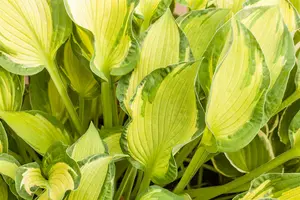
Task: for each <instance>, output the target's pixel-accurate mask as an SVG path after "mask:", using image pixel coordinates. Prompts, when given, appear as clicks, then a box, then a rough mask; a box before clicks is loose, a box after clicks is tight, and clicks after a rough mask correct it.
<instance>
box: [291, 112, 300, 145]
mask: <svg viewBox="0 0 300 200" xmlns="http://www.w3.org/2000/svg"><path fill="white" fill-rule="evenodd" d="M289 138H290V142H291V145H292V146H295V145H298V144H299V142H300V111H299V109H298V112H297V114H296V115H295V116H294V117H293V118H292V120H291V123H290V126H289Z"/></svg>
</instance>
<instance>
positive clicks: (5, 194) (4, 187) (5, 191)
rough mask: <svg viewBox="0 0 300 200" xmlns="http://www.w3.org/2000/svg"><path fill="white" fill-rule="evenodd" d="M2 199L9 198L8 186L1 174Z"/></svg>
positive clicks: (0, 197)
mask: <svg viewBox="0 0 300 200" xmlns="http://www.w3.org/2000/svg"><path fill="white" fill-rule="evenodd" d="M0 199H1V200H9V199H8V187H7V185H6V183H5V182H4V180H3V179H2V177H1V176H0Z"/></svg>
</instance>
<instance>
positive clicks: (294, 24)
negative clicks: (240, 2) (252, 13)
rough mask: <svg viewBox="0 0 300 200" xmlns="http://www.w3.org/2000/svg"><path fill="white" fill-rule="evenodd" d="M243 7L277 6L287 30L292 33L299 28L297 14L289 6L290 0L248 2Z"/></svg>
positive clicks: (293, 8) (299, 20)
mask: <svg viewBox="0 0 300 200" xmlns="http://www.w3.org/2000/svg"><path fill="white" fill-rule="evenodd" d="M244 6H245V7H248V8H254V7H257V8H258V7H264V6H278V7H279V9H280V13H281V15H282V17H283V20H284V22H285V24H286V26H287V27H288V30H289V31H290V32H294V31H296V30H297V29H299V28H300V16H299V13H298V12H297V10H296V8H295V7H294V6H293V5H292V4H291V2H290V0H248V1H246V2H245V4H244ZM276 18H277V17H276Z"/></svg>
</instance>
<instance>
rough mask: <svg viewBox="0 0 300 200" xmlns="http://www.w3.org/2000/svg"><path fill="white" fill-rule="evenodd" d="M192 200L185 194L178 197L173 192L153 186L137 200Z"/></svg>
mask: <svg viewBox="0 0 300 200" xmlns="http://www.w3.org/2000/svg"><path fill="white" fill-rule="evenodd" d="M152 199H157V200H160V199H161V200H191V198H190V197H189V195H187V194H183V195H176V194H174V193H172V192H170V191H169V190H167V189H164V188H161V187H159V186H156V185H154V186H151V187H149V188H148V189H147V191H145V192H144V193H142V194H140V195H139V196H138V197H137V200H152Z"/></svg>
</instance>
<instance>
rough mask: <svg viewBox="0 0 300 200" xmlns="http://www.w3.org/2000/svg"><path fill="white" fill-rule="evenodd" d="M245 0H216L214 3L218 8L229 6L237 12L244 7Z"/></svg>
mask: <svg viewBox="0 0 300 200" xmlns="http://www.w3.org/2000/svg"><path fill="white" fill-rule="evenodd" d="M244 2H245V0H215V1H214V5H215V6H216V7H217V8H228V9H231V11H232V12H234V13H236V12H238V11H239V10H241V9H242V7H243V4H244Z"/></svg>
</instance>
